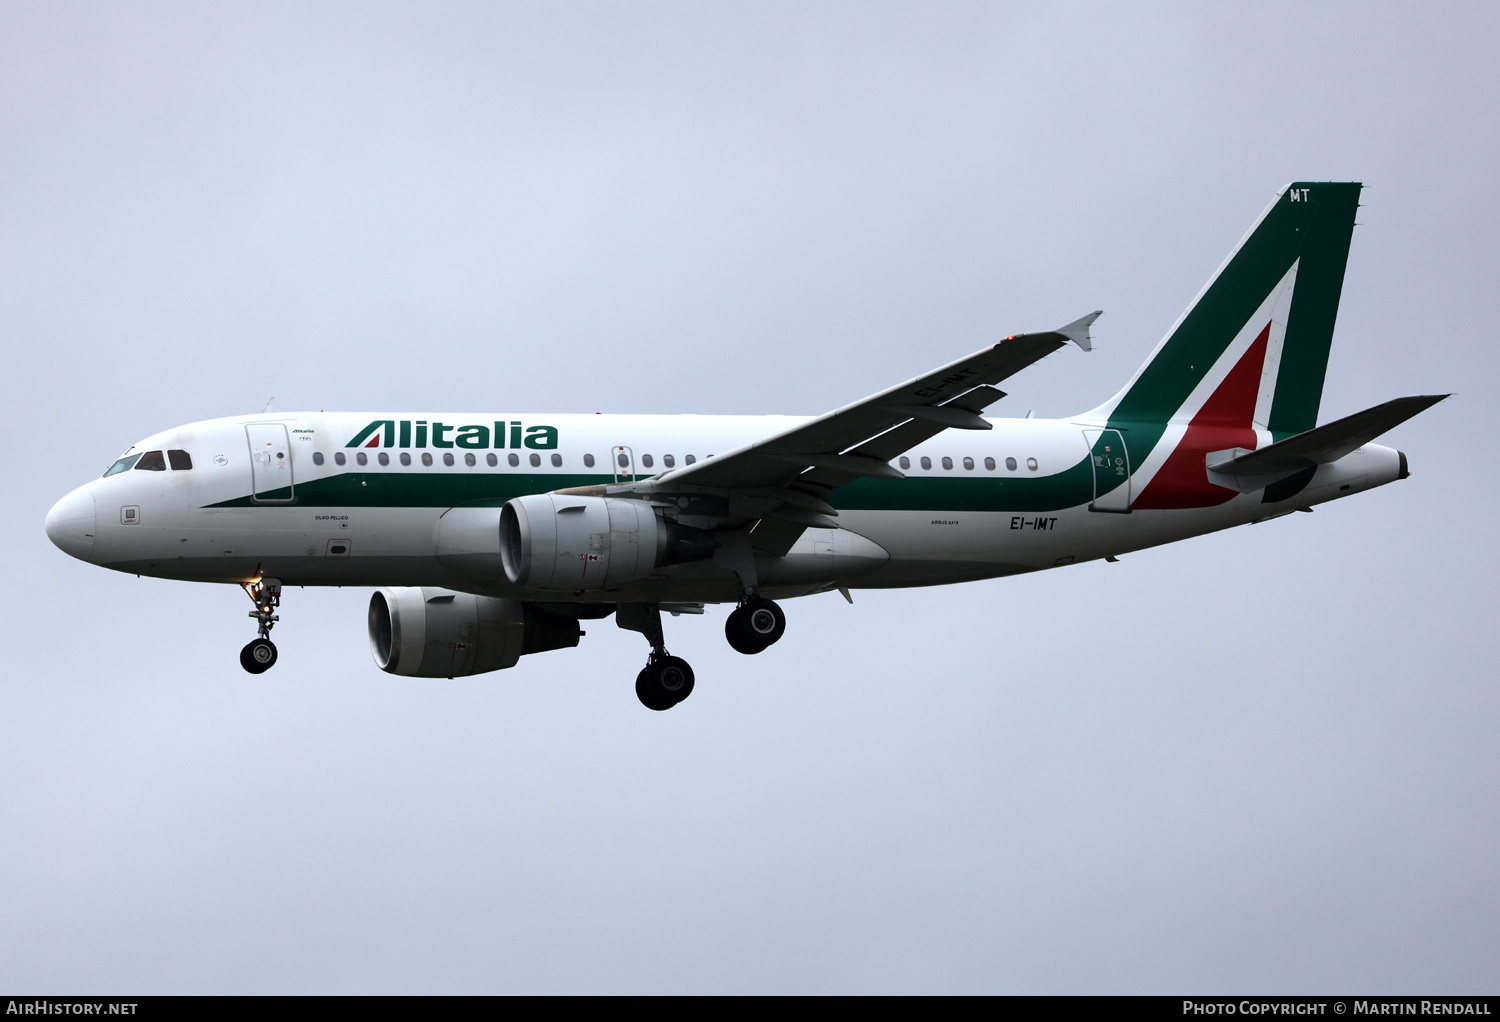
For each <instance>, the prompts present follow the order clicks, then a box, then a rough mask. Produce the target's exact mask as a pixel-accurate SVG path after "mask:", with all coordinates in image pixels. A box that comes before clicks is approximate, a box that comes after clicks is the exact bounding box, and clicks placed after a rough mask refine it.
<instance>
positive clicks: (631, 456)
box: [609, 447, 635, 483]
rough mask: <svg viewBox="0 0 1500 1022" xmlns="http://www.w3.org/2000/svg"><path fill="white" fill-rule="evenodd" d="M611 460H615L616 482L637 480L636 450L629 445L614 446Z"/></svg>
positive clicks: (611, 450) (610, 454)
mask: <svg viewBox="0 0 1500 1022" xmlns="http://www.w3.org/2000/svg"><path fill="white" fill-rule="evenodd" d="M609 460H610V461H612V462H614V466H615V482H617V483H633V482H635V451H633V450H631V449H630V448H629V447H614V448H611V449H610V453H609Z"/></svg>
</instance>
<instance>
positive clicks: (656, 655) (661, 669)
mask: <svg viewBox="0 0 1500 1022" xmlns="http://www.w3.org/2000/svg"><path fill="white" fill-rule="evenodd" d="M615 623H616V624H617V625H619V626H620V627H621V628H625V629H628V630H630V631H632V632H640V633H641V634H642V635H644V636H645V637H646V641H647V642H649V643H651V656H650V658H649V659H647V661H646V666H645V667H643V668H641V673H640V674H637V675H636V676H635V695H636V698H637V699H639V700H640V701H641V705H643V706H645V707H646V709H648V710H670V709H671V708H672V707H674V706H676V705H677V704H678V703H680V702H682V701H683V700H684V699H686V698H687V697H688V696H690V695H692V694H693V669H692V668H691V667H689V666H688V662H687V661H686V660H684V659H682V658H681V657H675V656H672V655H671V654H670V653H668V652H667V647H666V642H665V640H664V638H663V636H662V630H661V607H660V606H658V605H657V604H655V603H622V604H619V605H618V607H616V609H615Z"/></svg>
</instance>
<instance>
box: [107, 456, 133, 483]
mask: <svg viewBox="0 0 1500 1022" xmlns="http://www.w3.org/2000/svg"><path fill="white" fill-rule="evenodd" d="M140 458H141V456H140V455H139V454H132V455H129V456H128V457H124V458H121V459H120V460H119V461H117V462H115V463H114V464H113V465H111V466H109V468H107V469H105V470H104V475H105V476H106V477H108V476H112V475H115V474H116V473H119V472H125V471H128V470H129V469H130V466H131V465H134V464H135V463H136V462H137V461H139V460H140Z"/></svg>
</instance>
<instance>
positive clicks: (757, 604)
mask: <svg viewBox="0 0 1500 1022" xmlns="http://www.w3.org/2000/svg"><path fill="white" fill-rule="evenodd" d="M785 632H786V615H785V614H783V613H782V612H781V608H780V607H778V606H777V605H776V603H775V602H774V601H772V600H768V599H766V598H765V597H764V596H752V597H751V598H750V599H748V600H746V601H745V602H744V603H742V604H740V605H739V607H737V608H735V609H734V610H733V611H731V612H730V614H729V618H728V619H727V620H726V621H725V622H724V638H726V639H728V640H729V644H730V645H731V646H733V647H734V648H735V650H736V651H738V652H740V653H759V652H760V651H762V650H763V649H765V648H766V647H768V646H771V645H772V644H774V643H775V642H776V640H777V639H779V638H781V636H782V635H783V634H784V633H785Z"/></svg>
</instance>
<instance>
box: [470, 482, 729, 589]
mask: <svg viewBox="0 0 1500 1022" xmlns="http://www.w3.org/2000/svg"><path fill="white" fill-rule="evenodd" d="M717 545H718V544H717V543H716V542H715V541H714V538H713V535H712V534H711V533H709V532H707V531H706V530H703V529H695V528H692V527H690V526H686V525H679V524H677V523H676V522H671V521H667V520H666V519H663V518H662V517H661V516H659V515H658V514H657V513H656V510H655V508H653V507H652V506H651V505H650V504H647V503H646V502H644V501H640V500H621V499H618V498H610V497H569V496H564V495H561V494H556V493H536V494H531V495H530V496H526V497H517V498H515V499H514V500H511V501H509V502H508V503H507V504H506V505H505V507H504V508H502V509H501V511H500V559H501V562H502V564H503V565H504V568H505V577H506V578H507V579H509V580H510V582H511V583H512V584H514V585H518V586H525V587H526V588H528V589H546V590H552V591H557V592H571V593H578V592H588V591H591V590H595V589H603V588H605V587H606V586H609V587H613V586H618V585H620V584H622V583H625V582H632V581H637V580H639V579H643V578H645V577H646V576H648V575H650V574H651V572H652V571H654V570H655V569H657V568H660V567H664V566H665V565H668V564H682V563H684V562H687V561H699V560H704V559H706V558H709V557H712V556H713V555H714V550H715V549H716V547H717Z"/></svg>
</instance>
